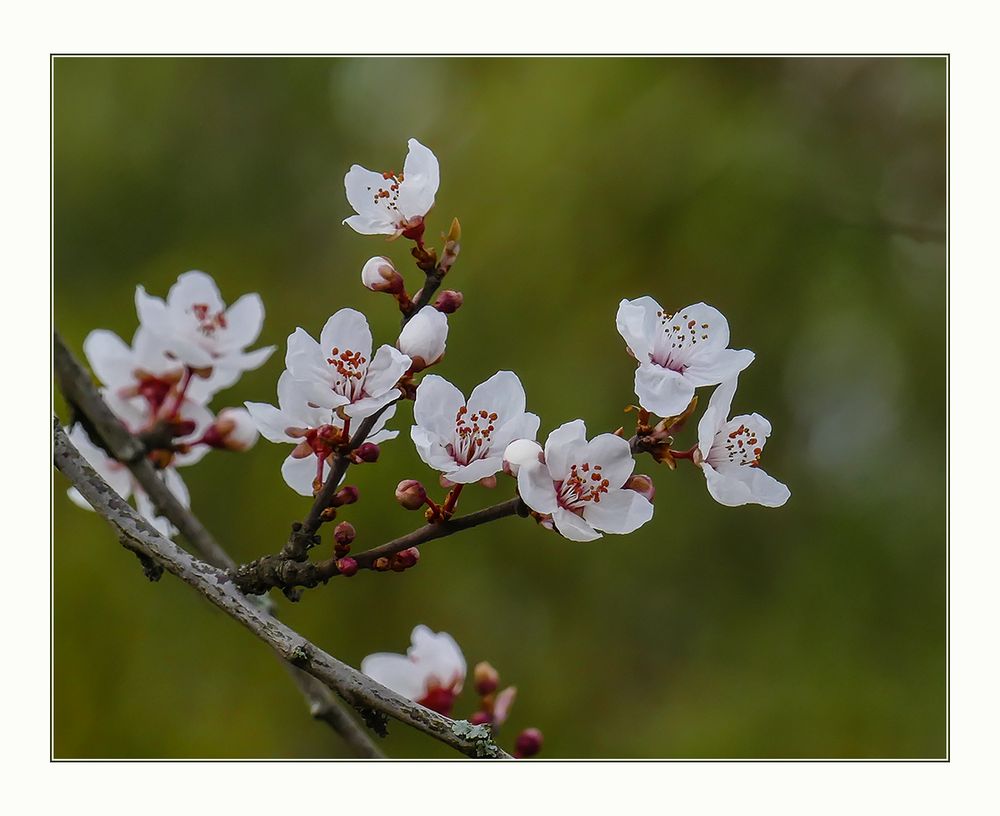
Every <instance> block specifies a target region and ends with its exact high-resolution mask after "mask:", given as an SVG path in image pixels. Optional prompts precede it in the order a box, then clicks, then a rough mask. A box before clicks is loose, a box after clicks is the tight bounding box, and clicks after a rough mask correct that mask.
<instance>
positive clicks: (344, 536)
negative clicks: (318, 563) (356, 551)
mask: <svg viewBox="0 0 1000 816" xmlns="http://www.w3.org/2000/svg"><path fill="white" fill-rule="evenodd" d="M356 535H357V531H356V530H355V529H354V525H353V524H351V522H349V521H342V522H340V524H338V525H337V526H336V527H334V528H333V540H334V541H336V542H337V543H338V544H340V545H341V546H344V545H350V544H351V543H352V542H353V541H354V537H355V536H356Z"/></svg>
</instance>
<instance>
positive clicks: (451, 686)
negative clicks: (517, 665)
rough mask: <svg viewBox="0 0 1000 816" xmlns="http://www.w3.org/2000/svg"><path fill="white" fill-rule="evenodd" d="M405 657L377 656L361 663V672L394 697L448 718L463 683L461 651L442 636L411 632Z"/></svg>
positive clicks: (426, 630)
mask: <svg viewBox="0 0 1000 816" xmlns="http://www.w3.org/2000/svg"><path fill="white" fill-rule="evenodd" d="M410 640H411V643H412V645H411V646H410V648H409V649H407V651H406V655H400V654H392V653H389V652H378V653H376V654H371V655H368V657H366V658H365V659H364V660H362V661H361V671H362V672H363V673H364V674H367V675H368V676H369V677H370V678H372V680H374V681H376V682H377V683H381V684H382V685H383V686H385V687H386V688H389V689H392V690H393V691H395V692H396V693H397V694H400V695H402V696H403V697H406V698H407V699H409V700H414V701H415V702H418V703H420V705H422V706H426V707H427V708H430V709H432V710H434V711H437V712H438V713H440V714H444V715H445V716H448V715H450V714H451V708H452V704H453V703H454V701H455V697H456V696H457V695H458V694H459V692H461V690H462V686H463V684H464V683H465V674H466V665H465V657H464V655H463V654H462V650H461V649H460V648H459V647H458V644H457V643H456V642H455V639H454V638H453V637H452V636H451V635H449V634H448V633H446V632H438V633H435V632H432V631H431V630H430V629H429V628H427V627H426V626H424V625H420V626H417V627H415V628H414V630H413V633H412V635H411V637H410Z"/></svg>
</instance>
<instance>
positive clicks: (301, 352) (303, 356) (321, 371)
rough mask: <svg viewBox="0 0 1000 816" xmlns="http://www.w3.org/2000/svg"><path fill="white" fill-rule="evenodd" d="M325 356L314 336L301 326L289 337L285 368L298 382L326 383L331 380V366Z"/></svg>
mask: <svg viewBox="0 0 1000 816" xmlns="http://www.w3.org/2000/svg"><path fill="white" fill-rule="evenodd" d="M326 357H327V355H324V354H323V352H322V351H321V350H320V346H319V343H317V342H316V341H315V340H314V339H313V338H312V336H311V335H310V334H309V332H307V331H306V330H305V329H303V328H302V327H301V326H300V327H299V328H297V329H296V330H295V331H294V332H292V333H291V334H290V335H288V345H287V348H286V350H285V368H286V369H288V370H289V371H290V372H291V373H292V374H293V375H294V376H295V379H297V380H304V381H307V382H308V381H315V382H322V383H326V382H328V381H329V380H330V376H329V366H328V365H327V362H326Z"/></svg>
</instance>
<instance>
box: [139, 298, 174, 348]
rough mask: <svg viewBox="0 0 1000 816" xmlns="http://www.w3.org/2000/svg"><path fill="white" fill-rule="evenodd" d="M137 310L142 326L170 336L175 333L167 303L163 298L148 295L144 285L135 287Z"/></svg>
mask: <svg viewBox="0 0 1000 816" xmlns="http://www.w3.org/2000/svg"><path fill="white" fill-rule="evenodd" d="M135 311H136V314H137V315H138V316H139V322H140V323H141V324H142V326H143V327H144V328H145V329H147V330H148V331H150V332H152V333H153V334H155V335H157V336H159V337H169V336H170V335H171V334H172V333H173V326H172V324H171V322H170V317H169V315H168V314H167V304H166V303H164V302H163V300H162V298H158V297H154V296H153V295H147V294H146V290H145V289H144V288H143V287H142V286H137V287H135Z"/></svg>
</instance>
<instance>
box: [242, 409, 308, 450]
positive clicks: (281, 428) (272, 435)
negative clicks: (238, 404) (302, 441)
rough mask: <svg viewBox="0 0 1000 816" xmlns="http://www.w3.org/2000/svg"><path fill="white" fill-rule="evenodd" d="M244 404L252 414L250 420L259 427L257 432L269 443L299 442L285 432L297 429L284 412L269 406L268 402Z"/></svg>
mask: <svg viewBox="0 0 1000 816" xmlns="http://www.w3.org/2000/svg"><path fill="white" fill-rule="evenodd" d="M243 404H244V405H246V407H247V411H249V412H250V418H251V419H252V420H253V423H254V425H256V426H257V430H258V431H260V433H261V436H263V437H264V438H265V439H267V440H268V441H269V442H297V441H298V440H297V439H294V438H292V437H291V436H289V435H288V434H287V433H286V432H285V430H286V428H291V427H296V423H295V421H294V420H292V419H291V418H290V417H288V416H287V415H286V414H285V413H284V412H282V411H280V410H279V409H277V408H275V407H274V406H273V405H268V404H267V403H266V402H245V403H243Z"/></svg>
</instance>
